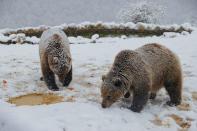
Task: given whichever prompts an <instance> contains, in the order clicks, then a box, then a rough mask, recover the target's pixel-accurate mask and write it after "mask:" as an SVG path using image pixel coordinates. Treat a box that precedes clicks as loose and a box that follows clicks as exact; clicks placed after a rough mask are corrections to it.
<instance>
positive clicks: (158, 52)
mask: <svg viewBox="0 0 197 131" xmlns="http://www.w3.org/2000/svg"><path fill="white" fill-rule="evenodd" d="M102 79H103V83H102V87H101V95H102V98H103V101H102V107H104V108H105V107H109V106H111V105H112V104H113V103H114V102H115V101H117V100H118V99H120V98H121V97H122V96H124V95H125V97H129V94H130V93H132V92H133V102H132V105H131V107H130V109H131V110H133V111H135V112H140V111H141V110H142V109H143V107H144V105H145V104H146V103H147V100H148V98H150V99H154V98H155V97H156V93H157V91H158V90H159V89H161V88H162V87H163V86H164V87H165V89H166V90H167V92H168V94H169V96H170V101H169V102H167V104H169V105H178V104H180V103H181V96H182V71H181V65H180V62H179V59H178V57H177V56H176V55H175V54H174V53H173V52H172V51H170V50H169V49H167V48H166V47H164V46H162V45H159V44H147V45H144V46H142V47H140V48H138V49H136V50H134V51H132V50H123V51H121V52H120V53H118V55H117V56H116V58H115V61H114V63H113V66H112V68H111V69H110V71H109V72H108V73H107V75H105V76H103V77H102Z"/></svg>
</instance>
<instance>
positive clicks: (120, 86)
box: [101, 74, 126, 108]
mask: <svg viewBox="0 0 197 131" xmlns="http://www.w3.org/2000/svg"><path fill="white" fill-rule="evenodd" d="M125 86H126V84H125V83H124V81H123V80H122V79H121V78H120V77H117V76H113V75H110V74H108V75H103V76H102V85H101V97H102V107H103V108H107V107H110V106H111V105H112V104H113V103H115V102H116V101H117V100H119V99H120V98H121V97H122V96H124V94H125V92H126V90H125V89H126V87H125Z"/></svg>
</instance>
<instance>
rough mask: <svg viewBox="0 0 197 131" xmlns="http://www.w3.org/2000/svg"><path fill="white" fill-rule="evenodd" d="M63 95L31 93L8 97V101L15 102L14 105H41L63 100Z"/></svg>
mask: <svg viewBox="0 0 197 131" xmlns="http://www.w3.org/2000/svg"><path fill="white" fill-rule="evenodd" d="M63 98H64V97H63V96H58V95H55V94H52V93H46V94H42V93H31V94H27V95H22V96H18V97H12V98H9V100H8V102H9V103H11V104H15V105H16V106H22V105H31V106H34V105H42V104H47V105H48V104H54V103H59V102H62V101H63Z"/></svg>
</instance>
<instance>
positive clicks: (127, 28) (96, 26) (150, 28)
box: [0, 22, 193, 44]
mask: <svg viewBox="0 0 197 131" xmlns="http://www.w3.org/2000/svg"><path fill="white" fill-rule="evenodd" d="M49 28H60V29H62V30H63V31H64V32H65V33H66V34H67V36H75V37H76V36H83V37H88V38H90V37H91V36H92V35H94V34H98V35H99V36H100V37H104V36H121V35H126V36H130V35H136V36H139V37H141V36H153V35H156V36H160V35H163V33H164V32H176V33H181V32H188V33H191V32H192V31H193V29H192V27H191V26H190V25H189V24H183V25H165V26H164V25H155V24H144V23H137V24H134V23H120V24H117V23H102V22H98V23H87V22H86V23H82V24H68V25H67V24H63V25H60V26H54V27H50V26H39V27H26V28H19V29H4V30H0V43H1V44H15V43H20V44H23V43H29V44H35V43H37V42H38V40H39V38H40V36H41V35H42V33H43V31H45V30H46V29H49ZM32 37H34V38H33V39H38V40H36V41H35V40H32V39H31V38H32ZM28 38H30V39H28Z"/></svg>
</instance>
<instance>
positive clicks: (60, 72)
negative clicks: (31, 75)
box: [39, 28, 72, 91]
mask: <svg viewBox="0 0 197 131" xmlns="http://www.w3.org/2000/svg"><path fill="white" fill-rule="evenodd" d="M39 54H40V63H41V70H42V74H43V80H44V81H45V83H46V85H47V87H48V88H49V89H50V90H54V91H56V90H59V88H58V87H57V85H56V82H55V74H56V75H57V76H58V77H59V80H60V82H61V83H62V84H63V86H68V85H69V83H70V82H71V80H72V59H71V54H70V47H69V41H68V38H67V36H66V34H65V33H64V32H63V31H62V30H60V29H55V28H54V29H48V30H46V31H44V32H43V34H42V36H41V39H40V42H39Z"/></svg>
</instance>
